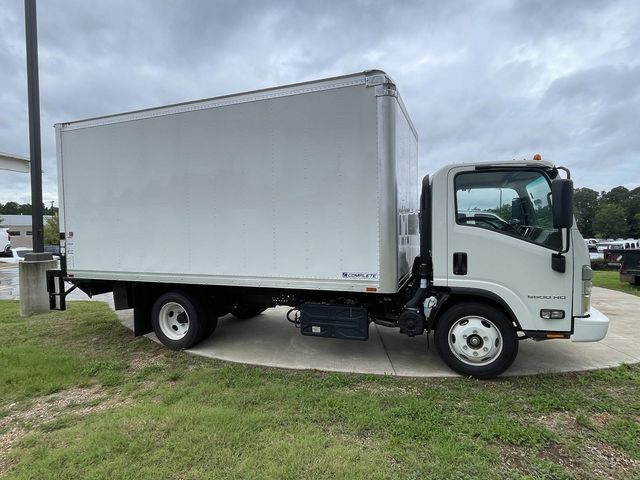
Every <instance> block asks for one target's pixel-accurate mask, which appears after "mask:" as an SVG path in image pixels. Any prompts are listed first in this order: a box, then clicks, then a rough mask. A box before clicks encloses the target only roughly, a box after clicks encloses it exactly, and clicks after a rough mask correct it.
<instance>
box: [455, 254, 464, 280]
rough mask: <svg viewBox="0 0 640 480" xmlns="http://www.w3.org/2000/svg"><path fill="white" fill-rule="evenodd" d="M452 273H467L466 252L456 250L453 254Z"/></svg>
mask: <svg viewBox="0 0 640 480" xmlns="http://www.w3.org/2000/svg"><path fill="white" fill-rule="evenodd" d="M453 274H454V275H466V274H467V254H466V253H465V252H456V253H454V254H453Z"/></svg>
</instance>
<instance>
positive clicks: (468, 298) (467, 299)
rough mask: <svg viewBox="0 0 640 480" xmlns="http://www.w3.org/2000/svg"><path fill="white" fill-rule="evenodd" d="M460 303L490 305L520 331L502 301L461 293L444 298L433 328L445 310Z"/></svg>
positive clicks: (512, 315) (518, 323) (512, 314)
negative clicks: (503, 314)
mask: <svg viewBox="0 0 640 480" xmlns="http://www.w3.org/2000/svg"><path fill="white" fill-rule="evenodd" d="M461 303H483V304H485V305H491V306H492V307H495V308H497V309H498V310H502V311H503V312H504V313H505V314H506V315H507V317H509V319H510V320H511V322H512V323H513V326H514V328H515V329H516V330H522V327H521V326H520V322H518V319H517V318H516V316H515V315H514V313H513V311H512V310H511V309H510V308H509V306H508V305H507V304H506V303H504V301H500V300H496V299H494V298H491V297H487V296H483V295H478V294H475V295H474V294H461V293H451V294H449V295H448V296H446V297H445V299H444V303H443V304H442V305H441V306H439V307H438V310H437V311H436V316H435V318H434V320H433V327H435V326H436V325H437V324H438V320H439V319H440V317H441V316H442V315H443V314H444V313H445V312H446V311H447V310H449V309H450V308H451V307H453V306H454V305H459V304H461Z"/></svg>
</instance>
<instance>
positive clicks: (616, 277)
mask: <svg viewBox="0 0 640 480" xmlns="http://www.w3.org/2000/svg"><path fill="white" fill-rule="evenodd" d="M593 286H594V287H602V288H610V289H612V290H618V291H620V292H624V293H630V294H631V295H636V296H639V297H640V286H637V285H631V284H630V283H627V282H621V281H620V273H618V272H617V271H613V272H612V271H599V270H596V271H594V272H593Z"/></svg>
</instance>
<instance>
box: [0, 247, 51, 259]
mask: <svg viewBox="0 0 640 480" xmlns="http://www.w3.org/2000/svg"><path fill="white" fill-rule="evenodd" d="M31 252H33V249H32V248H27V247H16V248H12V249H10V250H9V256H8V257H3V258H0V262H3V263H19V262H22V261H23V260H24V257H25V256H26V255H27V253H31ZM53 259H54V260H60V257H59V256H58V255H53Z"/></svg>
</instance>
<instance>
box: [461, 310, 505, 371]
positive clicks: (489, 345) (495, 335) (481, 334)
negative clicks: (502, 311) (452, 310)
mask: <svg viewBox="0 0 640 480" xmlns="http://www.w3.org/2000/svg"><path fill="white" fill-rule="evenodd" d="M449 349H450V350H451V352H452V353H453V354H454V355H455V356H456V358H457V359H458V360H460V361H461V362H463V363H466V364H467V365H488V364H490V363H493V362H495V361H496V359H497V358H498V357H499V356H500V353H501V352H502V334H501V333H500V330H498V327H496V325H495V324H494V323H493V322H492V321H491V320H488V319H486V318H484V317H476V316H469V317H463V318H461V319H459V320H457V321H456V322H455V323H454V324H453V325H452V326H451V328H450V329H449Z"/></svg>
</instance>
